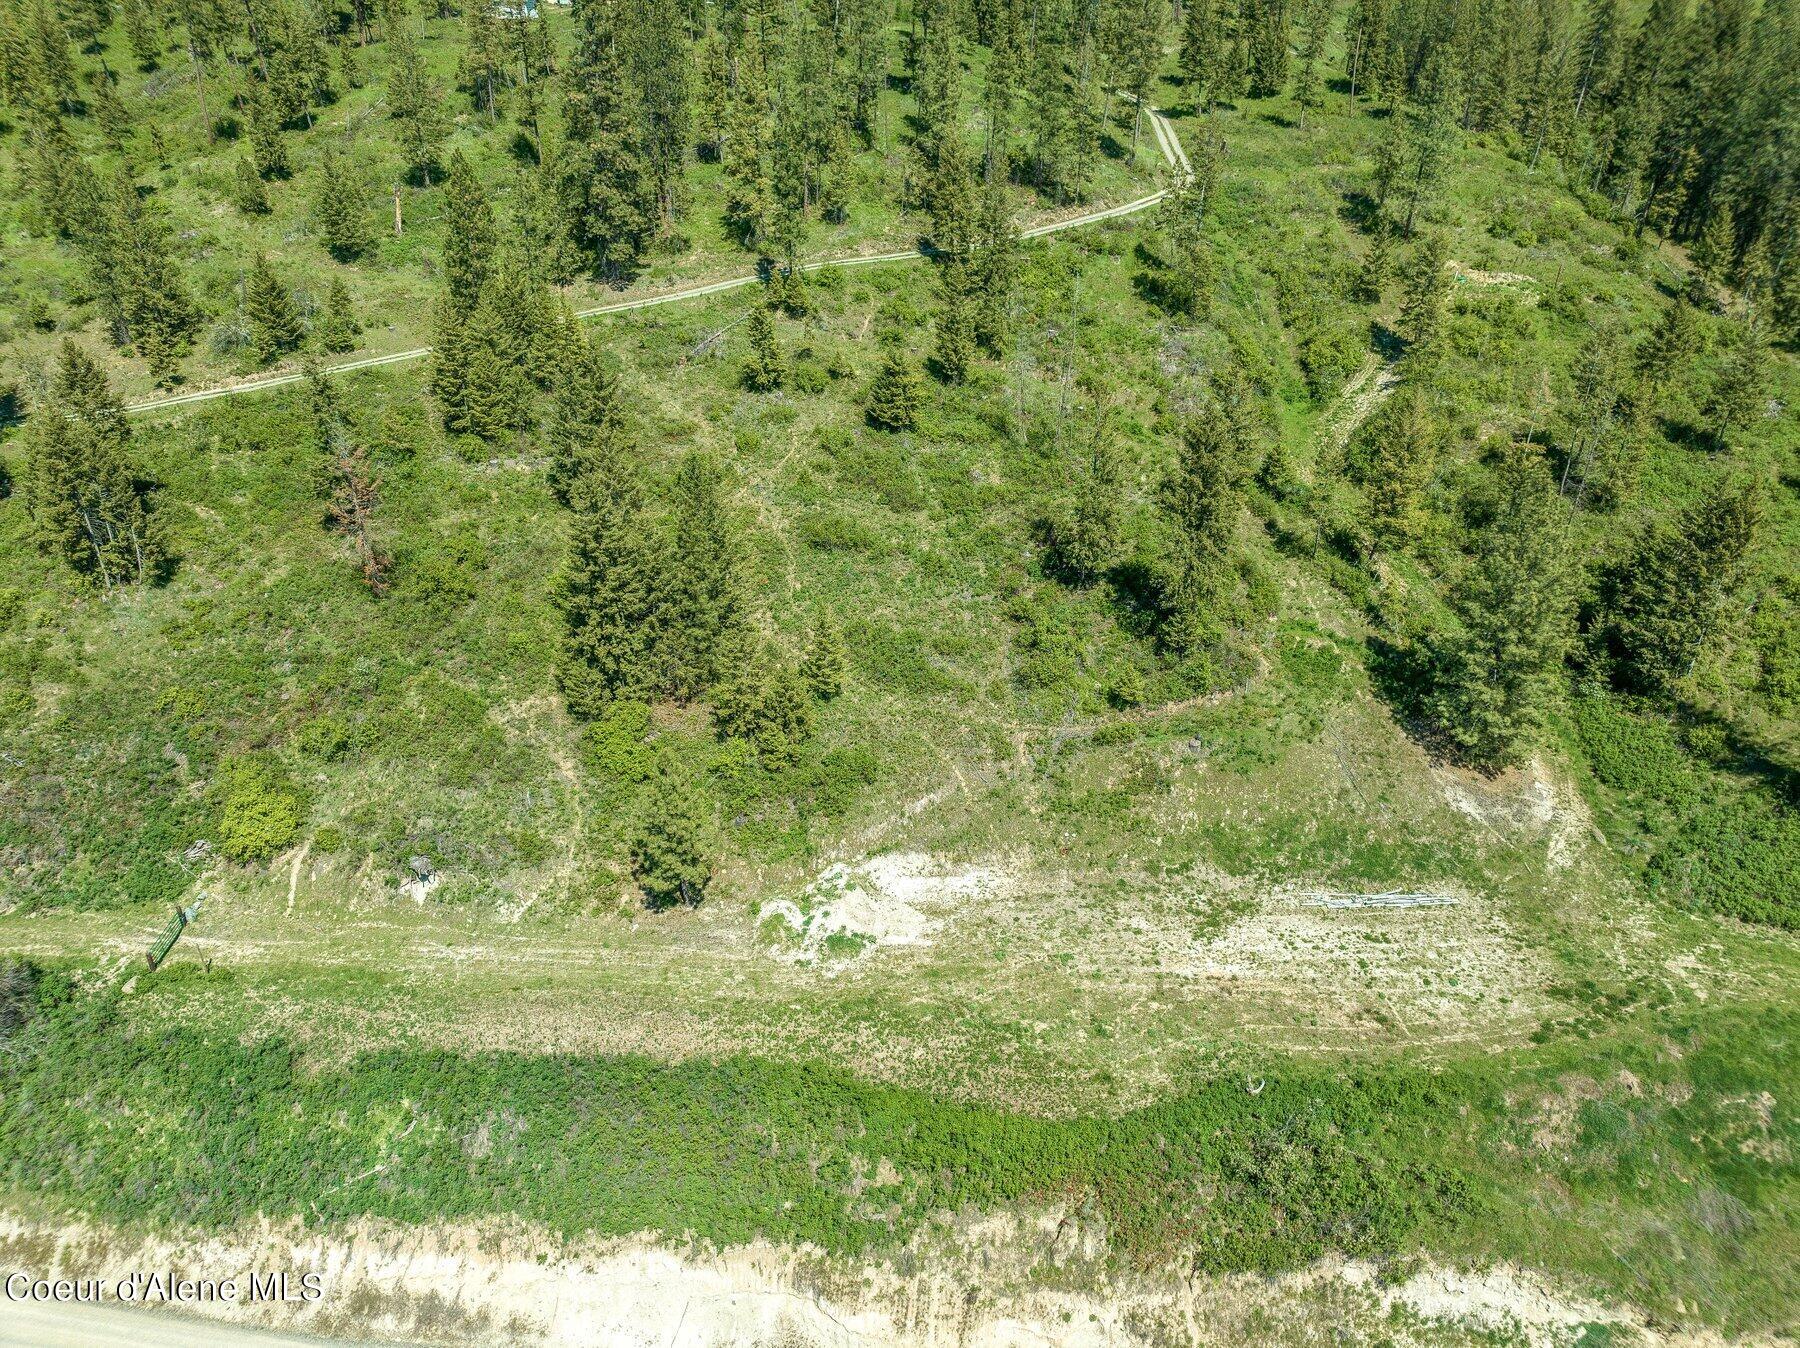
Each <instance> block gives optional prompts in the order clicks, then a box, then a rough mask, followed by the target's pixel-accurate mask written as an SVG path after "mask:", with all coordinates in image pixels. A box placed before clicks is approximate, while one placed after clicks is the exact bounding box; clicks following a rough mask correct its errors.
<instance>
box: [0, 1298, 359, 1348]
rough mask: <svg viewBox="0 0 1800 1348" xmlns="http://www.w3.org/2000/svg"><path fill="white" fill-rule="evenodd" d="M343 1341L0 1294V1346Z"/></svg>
mask: <svg viewBox="0 0 1800 1348" xmlns="http://www.w3.org/2000/svg"><path fill="white" fill-rule="evenodd" d="M343 1342H344V1340H341V1339H315V1338H313V1337H311V1336H310V1335H306V1334H277V1333H275V1332H273V1331H271V1330H266V1329H245V1328H244V1327H243V1326H241V1325H227V1324H221V1323H220V1322H218V1321H216V1320H202V1319H200V1318H198V1317H188V1316H181V1315H166V1314H162V1313H160V1312H157V1311H148V1310H141V1309H137V1308H134V1307H128V1306H109V1305H98V1306H96V1305H87V1304H83V1305H74V1304H71V1303H66V1302H39V1301H4V1300H0V1348H65V1345H66V1348H330V1345H332V1344H342V1343H343ZM362 1342H364V1343H373V1342H375V1340H372V1339H367V1340H362Z"/></svg>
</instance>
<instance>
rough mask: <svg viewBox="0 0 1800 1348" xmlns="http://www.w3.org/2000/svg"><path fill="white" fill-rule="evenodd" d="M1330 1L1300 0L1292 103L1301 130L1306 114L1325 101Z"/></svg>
mask: <svg viewBox="0 0 1800 1348" xmlns="http://www.w3.org/2000/svg"><path fill="white" fill-rule="evenodd" d="M1331 16H1332V5H1331V0H1301V10H1300V27H1301V38H1300V68H1299V71H1298V72H1297V73H1296V74H1295V76H1294V102H1295V103H1296V104H1297V105H1298V106H1299V108H1300V126H1301V129H1302V130H1304V129H1305V127H1306V119H1307V116H1308V114H1310V113H1316V112H1317V111H1318V110H1319V109H1320V108H1321V107H1322V106H1324V103H1325V72H1324V70H1323V69H1322V68H1321V67H1322V66H1323V63H1324V60H1325V43H1326V41H1327V39H1328V38H1329V37H1330V33H1331Z"/></svg>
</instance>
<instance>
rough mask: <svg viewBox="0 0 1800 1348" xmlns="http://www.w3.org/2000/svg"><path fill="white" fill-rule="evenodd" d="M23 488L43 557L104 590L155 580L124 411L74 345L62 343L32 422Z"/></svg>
mask: <svg viewBox="0 0 1800 1348" xmlns="http://www.w3.org/2000/svg"><path fill="white" fill-rule="evenodd" d="M22 485H23V487H24V497H25V505H26V509H27V511H28V512H29V513H30V516H31V522H32V530H33V534H34V536H35V537H36V539H37V542H38V545H39V546H40V547H41V548H42V549H43V550H44V551H45V552H47V553H49V554H51V555H53V556H57V557H60V558H61V559H62V560H63V561H64V562H65V563H67V564H68V565H69V566H70V567H71V568H72V569H73V570H74V571H76V572H77V573H78V574H79V575H82V576H84V577H86V578H87V579H89V580H91V581H92V582H93V583H95V584H98V585H99V586H100V587H101V588H102V589H104V590H107V591H111V590H112V589H114V588H115V587H116V586H120V585H129V584H134V583H141V582H143V581H145V580H148V579H151V578H153V577H154V575H155V573H156V571H157V568H158V566H159V564H160V562H161V559H162V545H161V539H160V536H159V530H158V528H157V522H156V519H155V517H154V514H153V513H152V506H151V502H150V499H149V497H148V495H147V494H146V491H145V489H144V486H143V484H142V483H141V481H140V479H139V475H138V473H137V469H136V465H135V463H134V462H133V461H132V457H131V430H130V427H129V426H128V425H127V423H126V420H125V409H124V408H123V407H122V406H121V405H120V404H119V401H118V399H117V398H115V397H114V396H113V393H112V390H111V389H110V388H109V387H108V386H107V382H106V375H105V374H104V373H103V372H102V371H101V369H100V367H99V365H97V364H96V363H95V362H94V360H93V359H92V358H91V357H89V356H88V355H87V353H86V352H84V351H83V350H82V349H81V348H80V347H78V346H76V345H75V343H73V342H64V343H63V347H62V351H61V354H60V356H59V359H58V364H57V370H56V375H55V377H54V379H53V381H52V383H51V388H50V395H49V398H48V400H47V401H46V404H45V405H44V406H43V407H41V408H39V409H37V411H36V413H35V414H34V415H33V416H32V418H31V422H30V429H29V432H28V434H27V437H26V457H25V471H24V473H23V484H22Z"/></svg>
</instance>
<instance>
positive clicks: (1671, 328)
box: [1636, 295, 1700, 394]
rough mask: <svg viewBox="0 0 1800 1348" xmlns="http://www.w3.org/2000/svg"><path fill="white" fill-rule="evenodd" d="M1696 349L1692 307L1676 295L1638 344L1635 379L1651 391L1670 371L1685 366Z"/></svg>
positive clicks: (1696, 338)
mask: <svg viewBox="0 0 1800 1348" xmlns="http://www.w3.org/2000/svg"><path fill="white" fill-rule="evenodd" d="M1699 350H1700V333H1699V331H1698V330H1697V328H1696V327H1695V324H1694V310H1693V307H1692V306H1691V305H1689V304H1688V302H1687V301H1686V300H1684V299H1682V298H1681V297H1680V296H1679V295H1678V296H1676V297H1675V298H1674V299H1672V300H1670V301H1669V305H1668V307H1667V308H1666V309H1664V310H1663V315H1662V317H1661V318H1660V319H1658V320H1657V323H1656V326H1655V327H1654V328H1652V329H1651V330H1650V335H1649V336H1648V337H1646V338H1644V340H1643V341H1642V342H1641V343H1639V344H1638V351H1637V359H1636V366H1637V375H1638V380H1639V382H1640V383H1642V385H1643V386H1644V388H1645V389H1646V390H1647V391H1649V392H1650V393H1651V394H1655V393H1658V392H1660V391H1661V389H1662V387H1663V385H1664V384H1666V383H1667V382H1668V380H1669V378H1670V376H1671V375H1673V374H1675V373H1676V372H1677V371H1679V370H1682V369H1685V368H1686V366H1687V364H1688V362H1689V361H1691V360H1692V359H1693V358H1694V356H1695V355H1696V354H1697V353H1698V352H1699Z"/></svg>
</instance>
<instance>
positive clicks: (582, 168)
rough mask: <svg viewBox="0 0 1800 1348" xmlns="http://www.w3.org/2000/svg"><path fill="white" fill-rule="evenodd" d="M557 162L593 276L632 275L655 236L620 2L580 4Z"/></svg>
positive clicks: (574, 231) (586, 0)
mask: <svg viewBox="0 0 1800 1348" xmlns="http://www.w3.org/2000/svg"><path fill="white" fill-rule="evenodd" d="M574 14H575V24H576V30H577V40H576V47H575V52H574V54H573V56H572V57H571V58H570V63H569V69H568V71H567V72H566V73H567V79H568V86H569V92H568V116H567V132H566V137H565V144H564V145H563V147H562V150H561V152H560V154H559V164H560V166H561V170H562V173H563V185H562V193H563V200H564V202H565V204H566V208H567V210H568V212H569V220H570V226H571V228H570V236H571V237H572V238H573V239H574V240H575V242H576V243H577V245H578V246H579V247H580V248H581V250H582V252H583V253H584V254H585V255H586V256H587V258H588V259H589V261H590V262H591V264H592V265H593V266H594V267H595V269H596V270H598V271H600V272H601V273H602V274H603V275H606V276H609V277H615V278H616V277H620V276H625V275H628V274H629V273H630V272H631V271H632V270H633V269H634V268H635V267H636V266H637V264H638V261H639V259H640V257H641V256H642V254H643V251H644V248H645V247H646V246H647V245H648V243H649V241H650V238H651V236H652V235H653V233H654V232H655V222H656V215H657V207H656V185H655V183H654V182H653V181H652V179H651V176H650V174H649V173H648V171H647V169H646V166H645V163H644V158H643V148H642V146H641V144H640V143H639V139H638V127H637V122H636V118H635V116H634V113H633V110H632V107H631V104H630V102H629V94H630V90H631V85H630V82H629V81H628V80H627V78H626V73H625V63H624V52H623V50H622V40H623V34H622V32H621V29H622V26H623V25H622V19H621V6H620V0H580V3H579V4H577V5H576V7H575V11H574Z"/></svg>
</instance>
